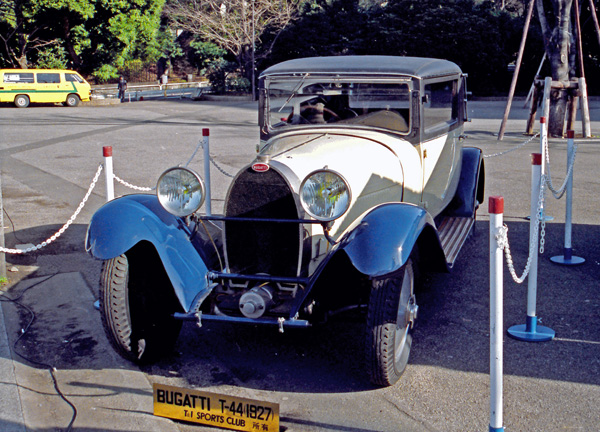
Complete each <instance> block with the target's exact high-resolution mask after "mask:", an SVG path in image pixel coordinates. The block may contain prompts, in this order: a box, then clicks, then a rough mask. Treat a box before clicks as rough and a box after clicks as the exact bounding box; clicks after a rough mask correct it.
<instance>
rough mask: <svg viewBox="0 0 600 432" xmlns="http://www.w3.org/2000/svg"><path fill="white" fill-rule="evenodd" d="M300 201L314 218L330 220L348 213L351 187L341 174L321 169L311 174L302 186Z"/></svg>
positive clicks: (324, 220)
mask: <svg viewBox="0 0 600 432" xmlns="http://www.w3.org/2000/svg"><path fill="white" fill-rule="evenodd" d="M300 202H301V203H302V207H304V210H305V211H306V212H307V213H308V214H309V215H310V216H312V217H313V218H315V219H317V220H320V221H323V222H329V221H332V220H335V219H337V218H339V217H340V216H341V215H343V214H344V213H346V210H348V207H349V206H350V187H348V183H346V180H344V179H343V177H342V176H340V175H339V174H337V173H335V172H332V171H326V170H319V171H315V172H313V173H311V174H309V175H308V176H307V177H306V178H305V179H304V181H303V182H302V185H301V186H300Z"/></svg>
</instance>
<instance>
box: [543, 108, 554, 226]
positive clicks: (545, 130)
mask: <svg viewBox="0 0 600 432" xmlns="http://www.w3.org/2000/svg"><path fill="white" fill-rule="evenodd" d="M547 146H548V117H541V118H540V153H541V154H542V163H541V165H540V173H541V174H540V175H544V174H546V157H545V156H546V147H547ZM541 211H542V214H541V217H543V218H544V220H546V221H551V220H553V219H554V218H553V217H552V216H547V215H546V212H545V211H544V203H542V208H541Z"/></svg>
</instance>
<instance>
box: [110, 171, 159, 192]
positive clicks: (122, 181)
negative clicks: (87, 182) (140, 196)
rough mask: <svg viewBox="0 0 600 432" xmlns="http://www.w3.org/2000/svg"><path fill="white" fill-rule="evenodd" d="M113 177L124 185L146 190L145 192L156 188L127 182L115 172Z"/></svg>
mask: <svg viewBox="0 0 600 432" xmlns="http://www.w3.org/2000/svg"><path fill="white" fill-rule="evenodd" d="M113 177H114V179H115V180H116V181H118V182H119V183H121V184H122V185H123V186H127V187H128V188H131V189H135V190H139V191H145V192H148V191H153V190H156V188H155V187H153V188H150V187H142V186H135V185H132V184H131V183H127V182H126V181H125V180H123V179H121V178H119V177H118V176H117V175H116V174H113Z"/></svg>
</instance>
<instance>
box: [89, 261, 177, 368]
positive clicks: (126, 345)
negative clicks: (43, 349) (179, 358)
mask: <svg viewBox="0 0 600 432" xmlns="http://www.w3.org/2000/svg"><path fill="white" fill-rule="evenodd" d="M147 258H148V256H147V254H139V253H135V254H129V253H128V255H120V256H118V257H116V258H113V259H110V260H106V261H104V263H103V266H102V273H101V278H100V313H101V317H102V325H103V327H104V330H105V332H106V334H107V336H108V339H109V340H110V342H111V343H112V345H113V346H114V347H115V349H116V350H117V352H119V354H121V355H122V356H123V357H125V358H126V359H128V360H130V361H133V362H135V363H148V362H151V361H154V360H157V359H158V358H159V357H161V356H164V355H165V354H167V353H168V352H170V351H171V350H172V349H173V346H174V345H175V342H176V340H177V337H178V336H179V332H180V331H181V324H182V323H181V321H178V320H175V319H174V318H173V316H172V314H173V313H174V312H176V311H179V310H180V309H181V308H180V306H179V302H178V301H177V299H176V297H175V295H174V293H173V289H172V286H171V284H170V281H169V279H168V277H167V275H166V273H165V272H164V269H163V268H162V265H161V264H160V261H158V258H156V261H155V260H154V259H153V260H148V259H147ZM157 261H158V262H157Z"/></svg>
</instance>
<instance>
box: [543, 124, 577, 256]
mask: <svg viewBox="0 0 600 432" xmlns="http://www.w3.org/2000/svg"><path fill="white" fill-rule="evenodd" d="M574 138H575V131H572V130H570V131H567V172H568V171H569V164H570V163H572V162H573V163H574V161H573V153H574V147H575V143H574ZM574 169H575V168H574V167H573V168H571V172H570V173H569V177H568V179H567V191H566V198H565V201H566V204H565V206H566V210H565V247H564V250H563V254H562V255H557V256H553V257H552V258H550V261H552V262H553V263H556V264H562V265H579V264H583V263H584V262H585V259H584V258H581V257H578V256H573V247H572V245H571V234H572V227H573V222H572V213H573V171H574Z"/></svg>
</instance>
